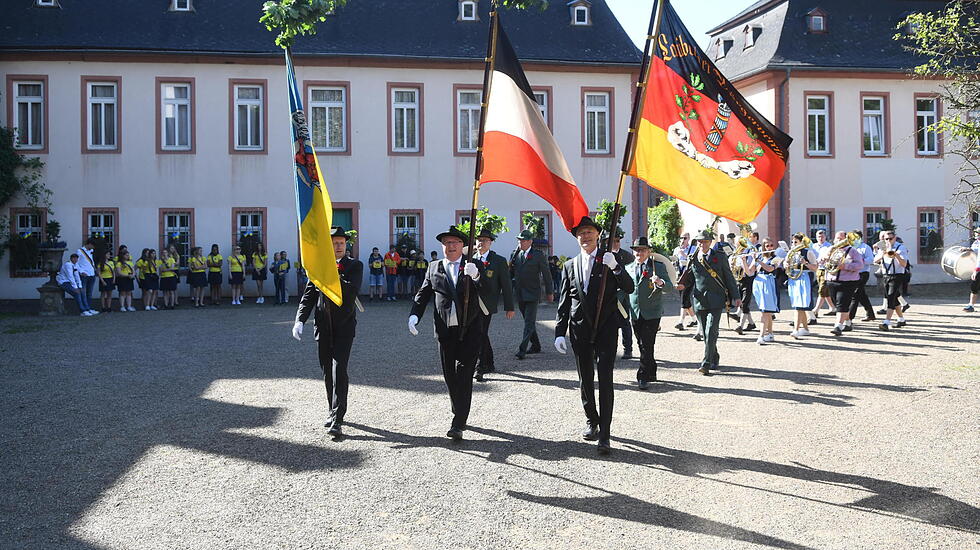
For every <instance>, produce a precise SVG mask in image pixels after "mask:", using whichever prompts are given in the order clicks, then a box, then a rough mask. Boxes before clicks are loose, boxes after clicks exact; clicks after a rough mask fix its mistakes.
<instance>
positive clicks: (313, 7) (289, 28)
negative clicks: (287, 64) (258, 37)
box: [259, 0, 548, 48]
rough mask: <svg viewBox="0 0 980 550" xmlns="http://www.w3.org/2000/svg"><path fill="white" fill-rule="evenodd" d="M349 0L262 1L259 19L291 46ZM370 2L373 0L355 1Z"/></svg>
mask: <svg viewBox="0 0 980 550" xmlns="http://www.w3.org/2000/svg"><path fill="white" fill-rule="evenodd" d="M347 1H348V0H269V1H268V2H266V3H264V4H262V17H260V18H259V22H260V23H262V24H263V25H265V28H266V29H268V30H269V31H272V32H278V33H279V34H278V36H276V45H277V46H279V47H281V48H289V47H291V46H292V45H293V42H294V41H295V40H296V37H297V36H310V35H314V34H316V31H317V24H319V23H322V22H324V21H326V20H327V17H328V16H330V15H332V14H333V13H334V12H335V11H336V10H338V9H340V8H343V7H344V6H345V5H347ZM355 1H361V2H364V1H370V0H355ZM496 3H497V5H499V6H503V7H504V8H515V9H527V8H540V9H542V10H543V9H545V8H547V7H548V0H497V1H496Z"/></svg>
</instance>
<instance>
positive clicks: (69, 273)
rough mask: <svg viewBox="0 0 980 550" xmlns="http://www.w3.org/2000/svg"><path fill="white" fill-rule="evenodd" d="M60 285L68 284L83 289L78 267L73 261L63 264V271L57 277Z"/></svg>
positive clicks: (56, 279)
mask: <svg viewBox="0 0 980 550" xmlns="http://www.w3.org/2000/svg"><path fill="white" fill-rule="evenodd" d="M55 281H57V282H58V284H59V285H63V284H65V283H68V284H70V285H71V287H72V288H82V279H81V277H79V276H78V266H77V265H75V264H74V263H73V262H71V261H67V262H65V263H63V264H61V271H59V272H58V275H57V276H56V277H55Z"/></svg>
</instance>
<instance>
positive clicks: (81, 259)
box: [75, 246, 95, 277]
mask: <svg viewBox="0 0 980 550" xmlns="http://www.w3.org/2000/svg"><path fill="white" fill-rule="evenodd" d="M93 252H95V251H94V250H88V249H86V248H85V247H84V246H83V247H81V248H79V249H78V250H77V251H76V252H75V254H78V263H77V264H75V265H76V266H77V267H78V271H80V272H81V274H82V275H85V276H86V277H95V266H94V265H92V262H93V261H94V260H93V259H92V253H93Z"/></svg>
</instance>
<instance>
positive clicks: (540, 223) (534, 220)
mask: <svg viewBox="0 0 980 550" xmlns="http://www.w3.org/2000/svg"><path fill="white" fill-rule="evenodd" d="M521 226H522V227H523V228H524V229H526V230H528V231H530V232H531V236H533V237H534V238H535V239H543V238H544V218H541V217H538V216H535V215H534V213H533V212H525V213H524V216H523V217H521Z"/></svg>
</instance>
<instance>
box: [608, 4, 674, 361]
mask: <svg viewBox="0 0 980 550" xmlns="http://www.w3.org/2000/svg"><path fill="white" fill-rule="evenodd" d="M669 1H670V0H657V8H656V9H655V10H654V11H652V12H651V13H650V25H649V27H648V28H647V40H646V44H645V46H644V47H643V62H642V64H641V65H640V79H639V80H638V81H637V83H636V92H635V94H634V99H633V112H632V114H631V115H630V127H629V133H628V134H627V135H626V150H625V151H624V153H623V167H622V168H621V169H620V171H619V185H618V187H617V188H616V202H615V204H614V205H613V215H612V217H611V218H610V219H609V228H608V230H607V231H608V235H607V237H606V242H605V246H604V247H600V248H602V249H603V250H605V251H607V252H608V251H609V247H610V245H611V244H612V239H613V237H614V232H615V231H616V226H617V225H618V224H619V215H620V214H619V213H620V211H621V208H622V204H621V203H622V201H623V190H624V189H625V187H626V178H627V176H629V170H630V167H631V166H632V165H633V159H634V157H635V156H636V137H637V136H636V134H637V132H638V131H639V126H640V113H641V112H642V111H643V104H644V102H645V101H646V96H647V85H648V84H649V80H650V63H651V60H652V58H653V49H652V48H653V46H654V45H655V44H656V42H657V37H658V36H659V35H660V23H661V21H663V15H664V6H666V5H667V2H669ZM600 261H601V259H600ZM608 278H609V270H608V269H603V270H602V280H601V282H600V283H599V299H598V300H596V308H595V310H596V311H595V324H594V325H593V326H592V343H593V344H594V343H595V339H596V335H597V333H598V331H599V318H600V315H601V313H602V297H603V296H605V294H606V281H607V279H608Z"/></svg>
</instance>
